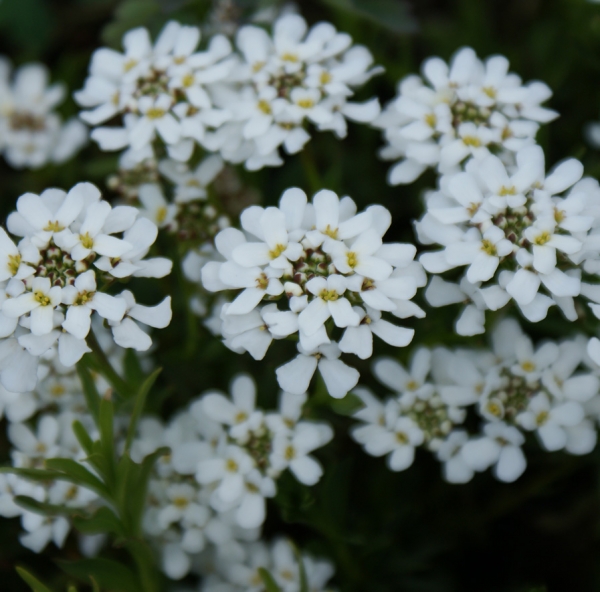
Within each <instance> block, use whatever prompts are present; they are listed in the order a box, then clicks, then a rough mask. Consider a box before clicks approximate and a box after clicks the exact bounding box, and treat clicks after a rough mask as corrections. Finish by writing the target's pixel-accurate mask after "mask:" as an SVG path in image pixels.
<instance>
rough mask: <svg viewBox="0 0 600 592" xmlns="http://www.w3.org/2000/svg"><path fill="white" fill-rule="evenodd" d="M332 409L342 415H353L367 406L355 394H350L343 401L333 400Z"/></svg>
mask: <svg viewBox="0 0 600 592" xmlns="http://www.w3.org/2000/svg"><path fill="white" fill-rule="evenodd" d="M330 399H331V402H330V405H331V408H332V409H333V410H334V411H335V412H336V413H339V414H340V415H352V414H353V413H355V412H356V411H358V410H359V409H362V408H363V407H364V406H365V405H364V403H363V402H362V400H361V399H360V398H359V397H358V396H356V395H355V394H353V393H348V394H347V395H346V396H345V397H344V398H343V399H333V398H331V397H330Z"/></svg>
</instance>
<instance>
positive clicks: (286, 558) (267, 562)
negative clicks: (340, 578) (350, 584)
mask: <svg viewBox="0 0 600 592" xmlns="http://www.w3.org/2000/svg"><path fill="white" fill-rule="evenodd" d="M300 561H301V562H302V568H303V569H304V573H305V576H306V586H307V589H308V590H310V591H311V592H327V591H329V590H331V588H329V587H327V582H328V581H329V579H330V578H331V577H332V576H333V573H334V568H333V565H332V564H331V563H330V562H329V561H327V560H324V559H315V558H313V557H312V556H310V555H307V554H305V553H300V552H299V551H298V550H297V548H296V547H295V545H294V544H293V543H292V542H291V541H289V540H288V539H282V538H280V539H276V540H275V541H273V542H272V543H271V544H270V545H267V544H265V543H264V542H262V541H257V542H251V543H245V544H242V545H240V546H239V547H236V548H234V549H229V550H228V551H227V552H221V553H219V554H218V555H217V556H216V557H215V560H214V563H215V569H214V573H211V574H208V575H206V576H205V578H204V579H203V580H202V584H201V585H200V588H199V589H198V592H250V591H252V592H254V591H258V590H262V589H264V586H265V584H264V581H263V579H262V576H261V573H260V571H259V570H260V569H265V570H267V571H268V572H269V574H270V575H271V576H272V578H273V580H274V581H275V583H276V584H277V585H278V586H279V587H280V589H281V590H285V592H300V591H301V590H303V589H304V588H303V587H302V576H301V571H300V570H301V566H300Z"/></svg>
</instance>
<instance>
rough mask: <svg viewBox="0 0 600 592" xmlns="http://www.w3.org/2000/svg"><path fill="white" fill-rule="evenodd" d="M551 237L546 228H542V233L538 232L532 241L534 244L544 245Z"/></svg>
mask: <svg viewBox="0 0 600 592" xmlns="http://www.w3.org/2000/svg"><path fill="white" fill-rule="evenodd" d="M551 238H552V235H551V234H550V233H549V232H548V231H547V230H544V231H543V232H542V233H540V234H538V235H537V236H536V237H535V239H534V241H533V242H534V243H535V244H536V245H539V246H542V245H545V244H546V243H547V242H549V241H550V239H551Z"/></svg>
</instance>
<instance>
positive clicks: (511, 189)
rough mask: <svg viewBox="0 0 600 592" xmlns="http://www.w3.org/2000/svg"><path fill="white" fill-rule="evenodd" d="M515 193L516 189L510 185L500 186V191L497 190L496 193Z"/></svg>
mask: <svg viewBox="0 0 600 592" xmlns="http://www.w3.org/2000/svg"><path fill="white" fill-rule="evenodd" d="M516 194H517V190H516V188H515V187H514V186H511V187H505V186H504V185H502V187H500V191H498V195H502V196H504V195H516Z"/></svg>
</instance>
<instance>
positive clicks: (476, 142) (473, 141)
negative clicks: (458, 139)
mask: <svg viewBox="0 0 600 592" xmlns="http://www.w3.org/2000/svg"><path fill="white" fill-rule="evenodd" d="M462 141H463V144H465V146H473V148H479V147H480V146H481V140H480V139H479V138H478V137H477V136H465V137H464V138H463V139H462Z"/></svg>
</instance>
